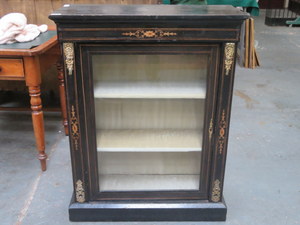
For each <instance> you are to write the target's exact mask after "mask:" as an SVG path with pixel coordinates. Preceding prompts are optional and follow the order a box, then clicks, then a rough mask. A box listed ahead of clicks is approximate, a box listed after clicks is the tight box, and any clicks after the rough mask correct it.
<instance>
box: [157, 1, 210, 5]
mask: <svg viewBox="0 0 300 225" xmlns="http://www.w3.org/2000/svg"><path fill="white" fill-rule="evenodd" d="M163 4H169V5H170V4H172V5H206V0H163Z"/></svg>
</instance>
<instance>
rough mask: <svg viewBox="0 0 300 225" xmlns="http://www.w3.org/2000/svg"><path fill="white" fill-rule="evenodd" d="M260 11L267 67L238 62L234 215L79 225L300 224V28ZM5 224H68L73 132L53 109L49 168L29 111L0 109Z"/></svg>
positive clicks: (232, 151)
mask: <svg viewBox="0 0 300 225" xmlns="http://www.w3.org/2000/svg"><path fill="white" fill-rule="evenodd" d="M263 20H264V17H263V16H261V17H259V18H256V40H258V49H257V50H258V53H259V57H260V60H261V65H262V66H261V67H260V68H258V69H255V70H252V69H244V68H240V67H237V71H236V81H235V87H234V88H235V89H234V98H233V105H232V117H231V118H232V119H231V128H230V139H229V151H228V161H227V171H226V178H225V190H224V195H225V199H226V202H227V206H228V214H227V221H226V222H221V223H217V222H215V223H213V222H181V223H176V222H145V223H142V222H128V223H126V222H120V223H108V222H104V223H100V222H99V223H76V224H85V225H89V224H120V225H123V224H128V225H138V224H149V225H156V224H157V225H162V224H167V225H175V224H176V225H177V224H190V225H195V224H207V225H210V224H214V225H215V224H224V225H225V224H226V225H227V224H228V225H252V224H253V225H284V224H288V225H294V224H300V213H299V211H300V163H299V161H300V98H299V97H300V38H299V37H300V29H299V28H288V27H267V26H265V25H264V23H263V22H264V21H263ZM0 121H1V122H0V142H1V145H0V168H1V169H0V190H1V191H0V199H1V201H0V224H1V225H38V224H44V225H50V224H51V225H66V224H72V223H71V222H69V220H68V211H67V210H68V204H69V201H70V198H71V194H72V185H71V168H70V156H69V143H68V138H67V137H65V136H64V134H63V132H62V126H61V122H60V115H59V113H49V112H48V113H45V123H46V124H45V129H46V147H47V153H48V155H49V160H48V170H47V171H46V172H44V173H42V172H40V170H39V163H38V161H37V160H36V159H35V145H34V138H33V133H32V126H31V116H30V114H29V113H28V112H13V113H11V112H1V113H0Z"/></svg>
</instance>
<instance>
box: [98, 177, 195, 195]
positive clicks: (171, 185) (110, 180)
mask: <svg viewBox="0 0 300 225" xmlns="http://www.w3.org/2000/svg"><path fill="white" fill-rule="evenodd" d="M99 184H100V191H143V190H147V191H153V190H197V189H199V175H136V174H133V175H123V174H121V175H119V174H118V175H100V179H99Z"/></svg>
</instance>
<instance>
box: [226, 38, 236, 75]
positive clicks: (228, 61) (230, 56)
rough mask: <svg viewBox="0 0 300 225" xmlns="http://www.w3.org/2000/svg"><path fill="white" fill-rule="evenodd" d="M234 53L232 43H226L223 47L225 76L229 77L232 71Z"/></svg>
mask: <svg viewBox="0 0 300 225" xmlns="http://www.w3.org/2000/svg"><path fill="white" fill-rule="evenodd" d="M234 51H235V44H234V43H226V45H225V74H226V75H229V73H230V71H231V70H232V65H233V62H234Z"/></svg>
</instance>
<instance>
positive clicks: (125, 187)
mask: <svg viewBox="0 0 300 225" xmlns="http://www.w3.org/2000/svg"><path fill="white" fill-rule="evenodd" d="M207 63H208V57H207V55H201V54H198V55H94V56H93V57H92V65H93V75H94V96H95V115H96V128H97V151H98V165H99V168H98V172H99V182H100V185H99V186H100V191H158V190H197V189H199V184H200V167H201V151H202V136H203V120H204V112H205V110H204V102H205V97H206V76H207Z"/></svg>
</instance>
